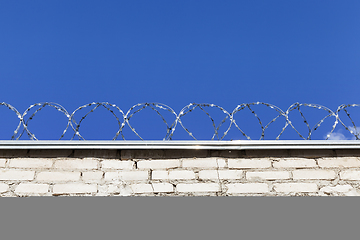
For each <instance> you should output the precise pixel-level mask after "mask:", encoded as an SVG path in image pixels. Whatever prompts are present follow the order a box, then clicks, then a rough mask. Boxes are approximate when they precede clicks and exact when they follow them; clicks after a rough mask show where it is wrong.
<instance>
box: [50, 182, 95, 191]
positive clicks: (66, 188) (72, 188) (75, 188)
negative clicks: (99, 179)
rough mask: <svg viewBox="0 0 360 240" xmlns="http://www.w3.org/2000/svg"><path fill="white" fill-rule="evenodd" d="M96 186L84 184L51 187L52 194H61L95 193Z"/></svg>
mask: <svg viewBox="0 0 360 240" xmlns="http://www.w3.org/2000/svg"><path fill="white" fill-rule="evenodd" d="M96 192H97V185H96V184H84V183H66V184H55V185H54V187H53V193H54V194H61V193H70V194H71V193H96Z"/></svg>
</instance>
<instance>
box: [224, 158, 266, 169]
mask: <svg viewBox="0 0 360 240" xmlns="http://www.w3.org/2000/svg"><path fill="white" fill-rule="evenodd" d="M228 165H229V168H230V169H232V168H236V169H245V168H270V167H271V161H270V160H268V159H229V160H228Z"/></svg>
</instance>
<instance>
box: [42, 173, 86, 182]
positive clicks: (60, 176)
mask: <svg viewBox="0 0 360 240" xmlns="http://www.w3.org/2000/svg"><path fill="white" fill-rule="evenodd" d="M36 180H38V181H45V182H58V181H79V180H80V172H40V173H38V175H37V178H36Z"/></svg>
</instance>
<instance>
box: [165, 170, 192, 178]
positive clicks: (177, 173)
mask: <svg viewBox="0 0 360 240" xmlns="http://www.w3.org/2000/svg"><path fill="white" fill-rule="evenodd" d="M169 179H195V173H194V172H193V171H187V170H174V171H169Z"/></svg>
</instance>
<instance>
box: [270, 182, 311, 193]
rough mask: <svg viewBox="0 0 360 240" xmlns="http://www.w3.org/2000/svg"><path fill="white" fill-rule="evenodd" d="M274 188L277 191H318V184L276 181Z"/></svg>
mask: <svg viewBox="0 0 360 240" xmlns="http://www.w3.org/2000/svg"><path fill="white" fill-rule="evenodd" d="M274 189H275V191H276V192H285V193H287V192H288V193H289V192H293V193H297V192H298V193H303V192H317V191H318V186H317V185H316V183H276V184H274Z"/></svg>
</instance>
